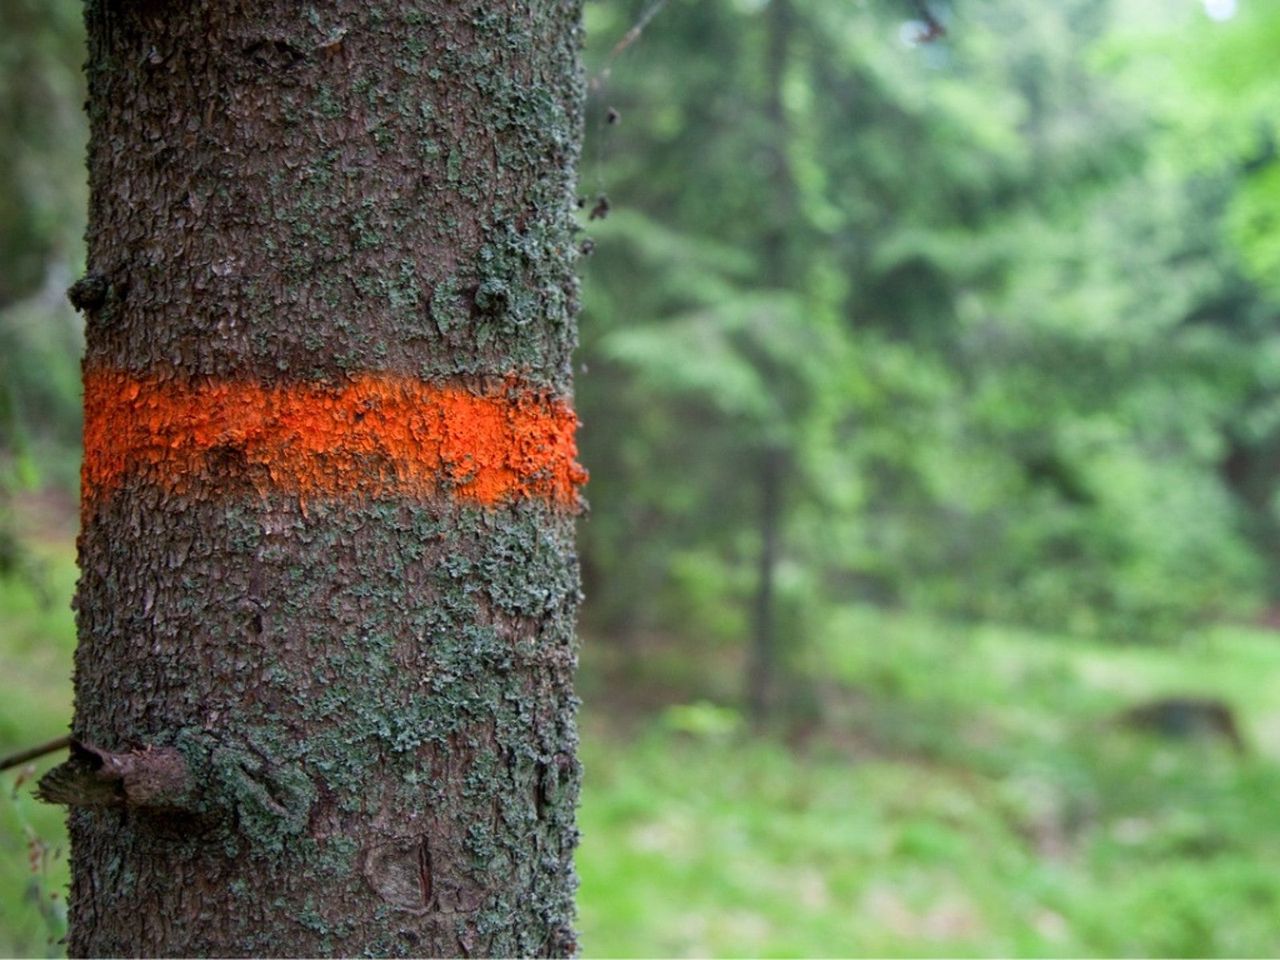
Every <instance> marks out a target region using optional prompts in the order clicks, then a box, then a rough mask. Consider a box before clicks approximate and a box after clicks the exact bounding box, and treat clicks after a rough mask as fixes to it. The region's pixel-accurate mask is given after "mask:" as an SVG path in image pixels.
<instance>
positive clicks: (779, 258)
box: [747, 0, 796, 723]
mask: <svg viewBox="0 0 1280 960" xmlns="http://www.w3.org/2000/svg"><path fill="white" fill-rule="evenodd" d="M765 30H766V33H765V50H764V63H763V67H764V75H765V82H766V86H765V101H764V118H765V121H766V123H765V129H766V130H767V131H768V140H767V144H766V149H767V155H768V158H769V180H768V186H769V204H768V205H767V208H766V209H767V211H768V214H767V219H766V222H765V225H764V230H763V233H762V238H761V239H762V244H761V255H762V270H761V273H762V276H763V277H764V279H765V281H766V282H767V283H768V284H769V285H770V286H771V287H773V288H775V289H779V290H781V289H785V288H786V287H787V286H788V285H789V284H793V283H794V282H795V276H796V275H795V272H794V269H793V266H794V265H793V264H792V256H791V250H790V240H789V238H790V236H791V233H792V232H793V231H794V229H795V219H796V197H795V177H794V175H793V173H792V169H791V159H790V157H789V155H788V152H787V151H788V144H789V143H790V138H791V128H790V124H789V123H788V121H787V111H786V106H785V104H784V102H783V85H784V83H785V81H786V73H787V68H788V64H789V62H790V58H791V35H792V33H793V31H794V12H793V11H792V9H791V3H790V0H772V2H770V4H769V9H768V16H767V19H766V24H765ZM756 457H757V462H758V466H757V478H758V480H759V484H760V514H759V521H760V555H759V558H758V565H757V575H756V590H755V597H754V604H753V606H754V609H753V615H754V616H753V629H752V636H751V648H750V650H749V652H748V656H747V710H748V713H749V715H750V716H751V718H752V720H754V721H755V722H757V723H760V722H763V721H764V720H766V719H767V718H768V716H769V715H770V714H771V713H772V712H773V709H774V707H775V706H776V704H777V700H778V694H779V690H778V687H779V686H780V680H781V678H780V677H779V649H778V646H779V645H778V636H777V622H776V621H777V613H776V610H775V608H776V606H777V604H776V602H775V597H774V594H775V591H774V582H775V580H776V573H777V566H778V560H779V558H780V557H781V555H782V543H781V539H782V526H783V520H784V518H785V509H786V508H785V504H784V502H783V492H784V486H785V481H786V467H787V462H788V460H789V454H788V450H787V447H786V446H785V445H784V444H783V442H782V441H781V440H780V439H779V438H774V439H768V440H766V441H765V443H764V445H762V446H761V447H760V448H759V449H757V451H756Z"/></svg>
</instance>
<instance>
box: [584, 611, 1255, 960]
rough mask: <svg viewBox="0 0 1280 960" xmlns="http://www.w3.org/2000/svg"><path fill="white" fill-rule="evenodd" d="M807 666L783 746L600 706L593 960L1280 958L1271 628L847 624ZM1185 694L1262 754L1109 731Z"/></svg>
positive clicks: (592, 797)
mask: <svg viewBox="0 0 1280 960" xmlns="http://www.w3.org/2000/svg"><path fill="white" fill-rule="evenodd" d="M588 649H589V650H590V649H592V647H591V645H588ZM594 663H598V661H595V660H593V659H589V660H588V670H589V671H590V670H591V669H592V667H593V664H594ZM699 666H701V667H703V668H704V669H705V667H706V666H707V664H706V661H705V659H703V658H698V659H697V660H696V661H695V664H689V665H687V669H689V670H690V671H691V672H696V671H697V669H698V667H699ZM803 672H804V675H805V677H806V680H807V683H808V689H809V690H810V691H811V694H812V701H813V702H812V709H811V714H810V719H809V720H807V721H806V722H805V723H804V724H802V725H800V726H799V727H797V728H796V730H795V731H794V732H793V734H792V735H791V737H790V742H789V743H784V742H782V741H781V740H779V739H775V738H774V737H768V736H767V737H754V738H750V737H746V736H742V735H738V736H736V737H735V736H734V735H733V734H732V733H728V732H726V731H724V730H722V729H721V728H720V727H719V726H717V725H704V724H701V723H698V722H694V723H673V722H672V720H671V718H672V717H673V716H675V717H681V718H688V717H692V716H698V717H703V716H721V715H722V714H721V713H719V711H717V710H716V708H714V707H710V705H708V704H705V703H699V702H697V701H695V702H693V703H690V704H688V705H686V706H683V707H679V708H671V709H669V710H668V711H666V712H665V713H663V714H662V715H661V716H660V717H659V718H657V719H655V720H653V721H650V722H649V723H647V724H642V725H641V726H640V728H639V730H638V732H637V733H636V734H635V735H634V736H633V737H631V738H628V739H626V740H625V741H622V742H618V741H617V740H616V739H615V738H616V734H610V733H609V731H611V730H614V729H616V727H615V724H616V721H617V719H618V718H617V716H616V715H615V714H614V708H613V707H612V706H611V705H609V704H606V703H603V702H599V701H597V702H596V703H595V704H594V706H593V705H591V702H590V701H589V703H588V711H587V717H586V729H587V736H586V737H585V739H584V748H585V749H584V762H585V766H586V771H587V774H586V782H585V788H584V795H583V808H582V816H581V823H582V832H583V846H582V849H581V852H580V854H579V869H580V872H581V874H582V894H581V901H582V928H583V935H582V943H583V951H584V954H585V955H586V956H747V955H749V956H921V955H926V956H993V955H994V956H1085V955H1088V956H1130V955H1158V956H1232V955H1234V956H1245V955H1250V956H1251V955H1270V954H1273V953H1275V951H1276V950H1277V949H1280V939H1277V937H1278V936H1280V934H1278V933H1277V928H1276V925H1275V911H1276V909H1277V907H1280V880H1278V879H1277V877H1276V876H1275V871H1274V870H1272V869H1271V868H1270V864H1271V863H1272V862H1273V861H1274V858H1275V857H1276V856H1277V855H1280V848H1278V847H1277V837H1280V820H1278V819H1277V808H1276V805H1275V803H1274V796H1275V791H1276V790H1277V789H1278V788H1280V775H1278V773H1277V768H1276V765H1275V761H1274V756H1273V752H1274V747H1275V742H1276V741H1275V733H1276V726H1275V723H1276V718H1277V717H1278V716H1280V699H1277V695H1276V691H1277V689H1280V687H1278V686H1277V680H1278V679H1280V651H1278V650H1277V648H1276V646H1275V643H1274V639H1273V638H1272V637H1271V636H1269V635H1265V634H1258V633H1249V632H1245V631H1239V630H1219V631H1216V632H1214V633H1212V634H1208V635H1206V636H1204V637H1202V638H1201V642H1200V643H1199V644H1198V645H1197V646H1196V647H1188V648H1184V649H1182V650H1178V651H1171V650H1169V649H1167V648H1152V647H1143V648H1139V647H1117V646H1116V645H1115V644H1109V643H1105V642H1081V641H1078V640H1071V639H1069V638H1065V637H1062V636H1055V635H1049V634H1035V633H1030V632H1018V631H1013V630H1008V629H1003V628H993V627H981V628H960V627H956V626H955V625H949V624H947V623H945V622H940V621H936V620H931V619H929V618H925V617H907V616H886V615H884V614H883V613H881V612H878V611H876V610H874V609H872V608H867V607H852V608H845V609H841V610H839V611H836V612H834V613H833V614H832V616H831V618H830V619H829V621H828V623H827V624H826V626H825V627H824V628H823V629H822V630H821V632H820V635H819V636H818V637H817V638H816V640H815V642H814V643H813V644H812V645H811V647H810V656H809V658H808V662H807V663H806V664H805V665H804V669H803ZM1188 691H1189V692H1196V693H1199V694H1201V695H1208V696H1215V697H1220V698H1222V699H1223V700H1224V701H1225V702H1227V703H1230V704H1232V705H1234V707H1235V708H1236V710H1237V711H1238V716H1239V718H1240V720H1241V722H1242V726H1243V728H1244V733H1245V737H1246V740H1247V741H1248V742H1249V750H1250V753H1249V754H1248V755H1246V756H1243V757H1241V756H1237V755H1236V754H1235V753H1234V751H1233V750H1232V749H1231V747H1230V746H1229V745H1228V744H1227V743H1226V742H1224V741H1220V740H1212V739H1205V740H1194V739H1192V740H1183V739H1163V738H1161V737H1159V736H1154V735H1151V734H1149V733H1144V732H1139V731H1134V730H1131V729H1128V728H1126V727H1124V726H1123V725H1122V724H1120V723H1119V722H1118V721H1117V716H1118V714H1119V713H1120V712H1121V711H1122V710H1123V709H1124V708H1126V707H1128V706H1129V705H1131V704H1133V703H1137V702H1143V701H1144V700H1145V699H1146V698H1149V697H1153V696H1158V695H1161V694H1164V693H1169V692H1188ZM720 710H723V708H720ZM726 737H728V738H729V739H726Z"/></svg>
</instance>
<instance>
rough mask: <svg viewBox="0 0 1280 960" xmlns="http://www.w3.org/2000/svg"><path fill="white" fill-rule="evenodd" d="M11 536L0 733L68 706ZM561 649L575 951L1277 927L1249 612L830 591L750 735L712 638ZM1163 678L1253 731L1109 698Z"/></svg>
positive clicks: (4, 943)
mask: <svg viewBox="0 0 1280 960" xmlns="http://www.w3.org/2000/svg"><path fill="white" fill-rule="evenodd" d="M33 549H34V550H35V551H36V556H37V558H38V559H39V560H40V562H41V565H42V566H43V568H44V570H45V574H44V577H45V580H44V582H45V585H46V588H47V591H48V593H49V595H50V597H51V598H52V599H51V600H50V601H49V602H47V603H45V602H42V600H41V598H40V597H39V596H38V595H37V592H36V591H35V590H33V588H32V585H31V584H30V583H29V582H26V581H23V580H19V579H8V580H4V581H0V631H2V632H0V672H2V676H3V681H2V682H3V691H2V695H0V752H8V751H10V750H14V749H17V748H19V747H21V746H25V745H29V744H31V743H34V742H37V741H39V740H42V739H45V738H47V737H50V736H54V735H56V734H58V733H60V732H62V731H63V730H64V729H65V726H66V721H67V717H68V716H69V710H70V703H69V701H70V696H69V684H68V676H69V670H70V653H71V646H72V643H73V628H72V618H71V614H70V612H69V610H68V609H67V599H68V597H69V596H70V592H71V588H72V584H73V582H74V578H75V572H74V569H73V566H72V561H71V549H70V546H69V544H68V543H67V542H65V541H55V542H46V543H43V544H37V545H36V546H35V547H33ZM586 650H587V654H586V664H585V671H584V684H583V687H584V691H585V694H586V700H587V706H586V708H585V709H584V714H583V756H584V761H585V764H586V770H587V779H586V784H585V788H584V794H583V804H582V812H581V826H582V834H583V842H582V847H581V850H580V853H579V870H580V873H581V877H582V889H581V897H580V901H581V914H582V915H581V930H582V944H583V950H584V953H585V954H586V955H587V956H655V955H657V956H699V955H720V956H723V955H746V954H750V955H760V956H815V955H882V956H918V955H938V954H946V955H954V956H978V955H981V956H991V955H1010V956H1011V955H1017V956H1065V955H1133V954H1150V955H1168V956H1192V955H1195V956H1223V955H1239V956H1246V955H1277V954H1280V803H1278V802H1277V798H1280V641H1278V640H1277V638H1276V637H1275V636H1274V635H1273V634H1268V633H1263V632H1252V631H1248V630H1243V629H1231V628H1219V629H1216V630H1213V631H1210V632H1208V633H1206V635H1205V636H1204V637H1202V638H1201V639H1200V640H1199V641H1197V642H1196V643H1195V644H1193V645H1189V646H1185V647H1180V648H1175V649H1169V648H1154V647H1135V646H1117V645H1106V644H1101V643H1080V642H1075V641H1070V640H1065V639H1062V638H1055V637H1049V636H1044V635H1040V634H1031V633H1021V632H1017V631H1012V630H1007V629H1000V628H995V627H984V626H979V627H958V626H954V625H947V624H939V623H936V622H934V621H931V620H928V619H926V618H915V617H908V616H891V615H886V614H885V613H883V612H877V611H872V610H864V609H844V610H838V611H834V612H833V613H832V615H831V617H830V619H829V621H828V623H827V624H826V626H825V628H824V629H823V630H822V631H821V634H820V636H819V637H817V638H815V639H814V640H813V641H812V643H811V645H810V648H809V649H808V650H806V651H805V655H804V658H803V662H802V663H801V665H800V669H801V670H802V671H803V672H804V673H806V674H807V675H808V676H809V677H810V678H811V679H810V680H809V681H808V682H806V683H805V684H803V685H802V686H801V692H802V695H801V696H800V697H799V698H798V699H797V702H796V704H795V710H796V713H797V715H798V716H799V717H800V720H799V721H798V722H796V723H795V724H792V725H791V726H789V727H787V728H785V729H778V730H776V731H774V732H771V733H766V734H761V735H748V734H747V733H746V731H745V729H744V725H743V724H742V723H741V721H740V718H739V717H738V716H737V714H736V713H735V712H734V711H733V710H732V709H731V708H727V707H724V706H716V705H714V704H711V703H700V702H697V698H698V697H699V696H701V695H707V696H710V697H712V698H713V699H714V698H715V697H717V696H719V697H720V698H721V700H722V701H723V702H727V691H729V690H732V689H733V688H734V686H736V675H735V674H734V673H733V672H732V670H731V668H730V667H729V666H728V665H727V664H725V663H720V662H718V661H716V659H715V657H714V656H702V655H701V654H698V655H695V654H694V652H693V651H692V650H691V649H689V648H683V649H682V648H680V647H676V646H671V645H667V646H666V647H664V648H662V649H657V650H652V651H649V653H648V654H646V655H645V656H644V657H643V658H642V659H641V661H639V666H636V662H635V661H632V662H631V667H630V668H629V670H630V673H629V678H630V683H629V687H628V689H629V695H628V697H626V698H624V697H622V696H621V691H620V689H619V688H618V687H616V686H613V685H610V684H609V683H608V682H607V680H608V675H609V671H608V670H607V669H606V667H607V663H606V661H607V660H608V659H609V657H610V656H613V655H616V650H615V648H613V647H611V646H610V645H608V644H605V643H602V642H598V641H597V642H592V643H588V644H587V647H586ZM659 684H664V685H665V687H664V688H663V689H657V687H658V685H659ZM672 690H674V691H676V693H675V694H674V695H672V693H671V691H672ZM637 691H639V694H640V695H639V696H637ZM1170 692H1187V693H1198V694H1202V695H1209V696H1215V697H1220V698H1222V699H1223V700H1225V701H1227V702H1229V703H1231V704H1232V705H1233V706H1234V707H1235V709H1236V711H1237V713H1238V716H1239V718H1240V720H1241V722H1242V726H1243V727H1244V728H1245V733H1246V736H1247V738H1248V739H1249V741H1250V744H1251V750H1250V752H1249V753H1248V754H1246V755H1244V756H1237V755H1236V754H1235V753H1234V752H1233V751H1232V750H1231V749H1230V748H1229V747H1228V746H1227V745H1226V744H1225V743H1222V742H1219V741H1215V740H1195V739H1192V740H1176V739H1173V740H1165V739H1161V738H1158V737H1153V736H1150V735H1144V734H1142V733H1139V732H1135V731H1132V730H1129V729H1126V728H1124V727H1123V726H1122V725H1120V724H1118V723H1116V722H1115V719H1114V718H1115V716H1116V714H1117V712H1118V711H1119V710H1121V709H1122V708H1124V707H1125V706H1126V705H1129V704H1132V703H1135V702H1139V701H1141V700H1143V699H1144V698H1148V697H1152V696H1156V695H1159V694H1163V693H1170ZM646 694H647V695H648V701H649V703H650V706H649V708H646V709H644V710H640V709H638V708H637V706H636V704H637V702H638V701H642V700H645V699H646V697H645V695H646ZM673 701H674V703H673ZM659 702H665V703H666V705H665V706H661V705H656V704H658V703H659ZM48 762H52V761H47V762H46V765H48ZM14 781H15V777H14V776H13V775H12V774H6V775H4V777H3V779H2V781H0V788H3V792H2V793H0V955H12V956H43V955H56V954H57V952H58V951H59V949H60V948H59V947H58V945H57V943H56V941H57V940H58V939H59V938H60V936H61V933H62V922H63V921H62V912H61V899H60V897H61V888H62V885H63V884H64V883H65V875H66V872H65V856H61V855H60V854H56V851H58V850H59V849H60V848H61V846H62V844H63V839H62V832H61V831H62V826H61V814H60V812H59V811H58V810H56V809H52V808H48V807H44V806H42V805H40V804H37V803H35V802H34V801H33V800H32V799H31V798H30V789H29V786H30V774H27V780H26V782H25V783H23V784H22V785H21V786H20V787H19V788H18V789H17V790H16V791H15V790H14V789H13V785H14Z"/></svg>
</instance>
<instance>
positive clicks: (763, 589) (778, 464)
mask: <svg viewBox="0 0 1280 960" xmlns="http://www.w3.org/2000/svg"><path fill="white" fill-rule="evenodd" d="M785 464H786V454H785V453H784V452H783V450H781V449H780V448H777V447H770V448H768V449H766V450H764V451H762V452H761V454H760V462H759V467H758V469H759V471H760V472H759V481H760V556H759V571H758V573H757V580H756V595H755V610H754V613H755V617H754V629H753V630H752V636H751V641H752V642H751V657H750V662H749V666H748V668H747V705H748V710H749V713H750V716H751V718H752V720H754V721H756V722H757V723H759V722H761V721H763V720H765V719H767V718H768V716H769V714H770V713H771V712H772V710H773V707H774V706H775V704H776V701H777V694H778V690H777V687H778V635H777V634H778V628H777V619H778V617H777V612H776V611H775V609H774V608H775V606H776V604H775V602H774V580H775V579H776V576H775V575H776V573H777V569H778V552H779V547H780V544H779V525H780V521H781V518H782V511H783V504H782V481H783V475H784V472H785V469H786V467H785Z"/></svg>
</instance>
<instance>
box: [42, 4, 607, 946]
mask: <svg viewBox="0 0 1280 960" xmlns="http://www.w3.org/2000/svg"><path fill="white" fill-rule="evenodd" d="M579 6H580V4H579V2H578V0H524V2H520V0H498V2H493V0H483V2H482V0H463V2H443V0H420V2H411V0H402V2H396V0H392V2H388V3H367V2H365V0H331V2H329V3H325V4H317V5H314V6H307V5H298V4H296V3H293V2H286V0H264V2H261V3H255V4H249V5H246V4H235V3H231V4H229V3H221V2H212V0H207V2H196V3H191V4H168V3H162V2H159V0H128V2H126V0H89V3H88V7H87V24H88V31H89V63H88V76H89V84H90V100H89V110H90V121H91V128H92V139H91V145H90V152H89V166H90V181H91V205H90V206H91V210H90V227H89V236H88V240H89V271H88V273H87V275H86V276H85V278H84V279H82V280H81V281H79V282H78V283H77V284H76V285H75V286H74V287H73V288H72V291H71V296H72V298H73V300H74V301H75V302H76V304H77V305H78V306H79V307H80V308H81V309H82V310H84V312H85V315H86V322H87V340H88V347H87V354H86V358H85V364H84V377H85V414H86V425H85V443H86V450H85V462H84V471H83V508H82V509H83V517H82V522H83V529H82V534H81V538H80V565H81V571H82V576H81V581H80V587H79V594H78V610H79V636H80V644H79V649H78V651H77V656H76V674H75V681H76V713H75V720H74V723H73V735H74V737H75V738H76V740H77V746H76V747H75V748H74V750H73V754H72V758H71V760H70V761H68V763H66V764H64V765H63V766H62V767H59V768H56V769H55V771H54V772H53V773H51V774H50V775H49V777H47V778H46V780H45V782H44V783H43V784H42V791H43V793H44V795H45V796H46V797H47V798H49V799H51V800H55V801H57V802H63V803H67V804H69V805H71V807H72V813H71V836H72V868H73V880H72V891H71V919H70V932H69V935H68V944H69V948H70V951H71V953H72V954H75V955H86V956H88V955H96V956H113V955H114V956H119V955H138V954H144V955H145V954H162V955H171V956H172V955H177V956H198V955H241V956H244V955H248V956H253V955H346V956H351V955H369V954H374V955H450V956H455V955H461V956H467V955H477V954H501V955H526V954H530V955H535V954H550V955H563V954H568V953H571V952H573V950H574V949H575V942H574V932H573V895H574V888H575V878H574V872H573V864H572V853H573V848H574V844H575V841H576V830H575V826H574V806H575V802H576V797H577V792H578V781H579V767H578V761H577V759H576V755H575V746H576V734H575V727H574V705H575V700H574V697H573V694H572V689H571V683H572V673H573V670H574V666H575V662H576V648H575V643H574V638H573V620H574V616H575V611H576V606H577V601H578V572H577V560H576V557H575V554H574V547H573V515H574V513H575V512H576V508H577V503H578V493H577V491H578V486H579V485H580V483H581V482H582V480H583V479H584V474H583V472H582V470H581V468H579V467H578V466H577V465H576V463H575V462H574V456H575V448H574V441H573V431H574V427H575V425H576V420H575V418H574V415H573V413H572V410H571V407H570V400H571V395H570V390H571V383H570V352H571V350H572V348H573V345H574V337H575V328H574V314H575V311H576V301H577V291H576V280H575V278H574V275H573V262H574V259H575V252H576V251H575V242H574V237H573V234H574V225H573V222H572V219H571V214H570V210H571V199H572V191H573V182H572V177H573V172H574V166H575V163H576V159H577V150H578V140H579V132H580V129H579V128H580V110H581V77H580V68H579V62H578V49H579V45H580V27H579V16H580V9H579Z"/></svg>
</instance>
